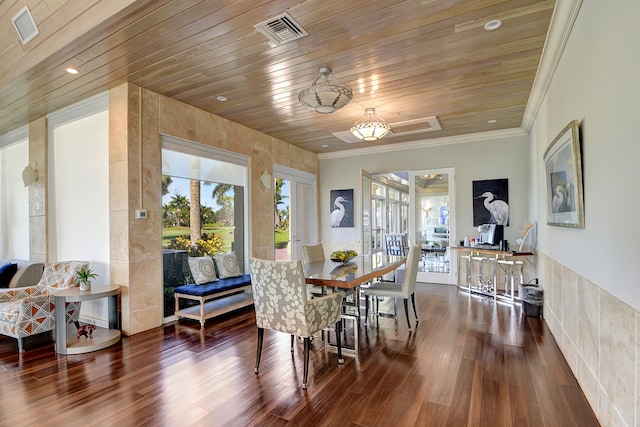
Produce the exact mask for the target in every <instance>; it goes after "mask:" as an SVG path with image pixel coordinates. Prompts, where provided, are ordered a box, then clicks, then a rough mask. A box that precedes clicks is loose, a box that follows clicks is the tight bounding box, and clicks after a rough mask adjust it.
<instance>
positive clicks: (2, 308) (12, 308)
mask: <svg viewBox="0 0 640 427" xmlns="http://www.w3.org/2000/svg"><path fill="white" fill-rule="evenodd" d="M88 266H89V263H88V262H86V261H65V262H56V263H47V264H46V265H45V268H44V272H43V273H42V278H41V279H40V282H38V284H37V285H35V286H28V287H24V288H12V289H0V334H2V335H7V336H10V337H13V338H16V339H17V340H18V351H19V352H21V353H22V352H23V351H24V349H23V345H22V339H23V338H24V337H28V336H31V335H35V334H39V333H42V332H47V331H51V330H53V329H54V327H55V320H56V319H55V313H54V298H53V297H54V293H55V292H56V291H57V290H59V289H65V288H71V287H73V286H76V285H77V281H76V277H75V274H76V271H78V270H80V269H81V268H83V267H88ZM66 313H67V316H66V317H67V318H66V319H65V320H66V322H67V323H76V324H77V321H78V317H79V315H80V303H79V302H75V303H67V306H66Z"/></svg>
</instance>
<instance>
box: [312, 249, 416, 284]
mask: <svg viewBox="0 0 640 427" xmlns="http://www.w3.org/2000/svg"><path fill="white" fill-rule="evenodd" d="M405 261H406V257H403V256H394V255H385V254H382V253H377V254H373V255H359V256H357V257H355V258H354V259H352V260H351V261H349V262H348V263H346V264H341V263H337V262H333V261H331V260H330V259H326V260H325V261H318V262H311V263H307V264H304V272H305V276H306V282H307V283H308V284H311V285H320V286H333V287H337V288H344V289H351V288H355V287H356V286H358V285H361V284H362V283H365V282H367V281H369V280H371V279H375V278H376V277H380V276H383V275H385V274H387V273H389V272H391V271H393V270H395V269H396V268H398V267H400V266H401V265H402V264H404V263H405Z"/></svg>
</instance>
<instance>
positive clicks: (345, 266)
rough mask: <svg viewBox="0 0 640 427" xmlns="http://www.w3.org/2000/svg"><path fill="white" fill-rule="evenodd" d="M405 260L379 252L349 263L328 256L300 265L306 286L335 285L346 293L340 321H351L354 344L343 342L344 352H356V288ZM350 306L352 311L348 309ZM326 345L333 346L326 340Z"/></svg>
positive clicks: (358, 301)
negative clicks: (327, 257) (350, 345)
mask: <svg viewBox="0 0 640 427" xmlns="http://www.w3.org/2000/svg"><path fill="white" fill-rule="evenodd" d="M405 261H406V257H404V256H399V255H387V254H385V253H382V252H378V253H374V254H370V255H359V256H356V257H355V258H353V259H351V260H350V261H349V262H335V261H331V260H330V259H325V260H324V261H316V262H309V263H306V264H304V265H303V269H304V274H305V280H306V283H307V284H308V285H315V286H320V287H321V293H323V294H324V293H326V292H327V291H328V289H335V288H338V289H340V290H341V291H343V292H344V294H345V300H344V301H343V314H342V319H343V320H352V321H353V346H352V347H348V346H345V345H343V346H342V350H343V352H345V353H346V354H358V320H359V318H360V299H359V287H360V285H363V284H365V283H367V282H369V281H371V280H374V279H377V278H379V277H382V276H384V275H385V274H387V273H390V272H392V271H394V270H396V269H397V268H398V267H400V266H402V265H403V264H404V263H405ZM350 309H351V311H349V310H350ZM327 346H328V348H331V349H335V346H334V345H332V344H331V343H330V342H329V341H328V340H327Z"/></svg>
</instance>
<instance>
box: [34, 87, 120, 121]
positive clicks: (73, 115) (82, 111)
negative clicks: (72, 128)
mask: <svg viewBox="0 0 640 427" xmlns="http://www.w3.org/2000/svg"><path fill="white" fill-rule="evenodd" d="M108 110H109V92H102V93H99V94H98V95H95V96H92V97H91V98H87V99H85V100H83V101H80V102H77V103H75V104H73V105H70V106H68V107H65V108H62V109H60V110H57V111H54V112H53V113H49V114H47V116H46V117H47V121H48V125H49V128H54V127H57V126H62V125H64V124H67V123H69V122H72V121H76V120H80V119H83V118H85V117H88V116H91V115H93V114H96V113H101V112H103V111H108Z"/></svg>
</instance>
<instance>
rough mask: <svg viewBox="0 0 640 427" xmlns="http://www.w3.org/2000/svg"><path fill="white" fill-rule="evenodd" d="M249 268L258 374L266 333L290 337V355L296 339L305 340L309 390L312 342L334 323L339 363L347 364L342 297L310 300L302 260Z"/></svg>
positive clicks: (253, 261)
mask: <svg viewBox="0 0 640 427" xmlns="http://www.w3.org/2000/svg"><path fill="white" fill-rule="evenodd" d="M249 265H250V268H251V286H252V288H253V301H254V305H255V309H256V324H257V326H258V351H257V355H256V368H255V372H256V374H257V373H258V372H259V368H260V356H261V354H262V342H263V338H264V330H265V329H272V330H275V331H280V332H285V333H287V334H291V351H293V343H294V339H295V336H299V337H302V338H303V339H304V379H303V382H302V388H303V389H306V388H307V377H308V374H309V347H310V338H311V336H312V335H313V334H314V333H316V332H318V331H320V330H322V329H324V328H327V327H329V326H330V325H331V324H334V323H335V325H336V337H337V346H338V363H344V359H343V358H342V347H341V345H340V331H341V322H340V313H341V305H342V294H341V293H339V292H337V293H333V294H330V295H325V296H322V297H319V298H314V299H311V300H307V286H306V284H305V278H304V272H303V270H302V261H300V260H297V261H291V262H288V261H285V262H277V261H267V260H261V259H257V258H250V260H249Z"/></svg>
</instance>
